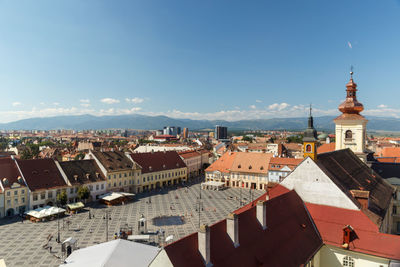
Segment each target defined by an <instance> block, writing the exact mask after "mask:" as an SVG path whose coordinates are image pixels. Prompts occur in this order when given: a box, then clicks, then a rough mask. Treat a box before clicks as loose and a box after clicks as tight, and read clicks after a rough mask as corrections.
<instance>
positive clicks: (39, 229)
mask: <svg viewBox="0 0 400 267" xmlns="http://www.w3.org/2000/svg"><path fill="white" fill-rule="evenodd" d="M199 189H200V185H199V184H194V185H190V186H188V187H184V188H179V189H164V190H162V191H161V192H157V193H155V192H154V193H147V194H140V195H138V196H137V200H135V201H133V202H130V203H127V204H125V205H121V206H113V207H109V208H107V207H105V206H104V205H101V204H98V203H95V204H93V205H91V208H90V213H91V214H92V215H94V218H92V219H89V212H87V211H85V212H81V213H79V214H75V215H72V216H66V217H64V218H63V219H60V233H61V238H60V239H61V240H65V239H66V238H68V237H74V238H76V239H78V247H80V248H83V247H87V246H91V245H93V244H98V243H102V242H105V241H106V220H105V219H104V217H105V213H106V211H108V213H109V216H110V218H111V219H110V220H108V228H109V230H108V240H112V239H113V238H114V237H113V236H114V233H116V232H119V229H120V226H123V225H125V224H128V225H129V226H131V227H132V229H133V232H134V234H137V227H138V221H139V219H140V217H141V215H142V214H143V215H144V216H145V218H146V219H147V228H148V230H149V231H157V230H159V229H160V228H161V229H162V230H164V231H165V237H167V236H169V235H173V236H174V240H177V239H179V238H181V237H183V236H186V235H188V234H190V233H193V232H195V231H197V229H198V225H199V214H198V212H197V210H198V206H199V204H198V196H199ZM240 191H241V190H240V189H238V188H228V189H226V190H224V191H207V190H202V192H201V195H202V201H201V202H202V205H201V206H202V211H201V223H207V224H213V223H215V222H217V221H219V220H221V219H223V218H225V217H226V216H227V215H228V213H229V212H231V211H233V210H235V209H237V208H238V207H239V199H240V195H241V196H242V200H243V202H244V203H248V202H249V201H250V200H251V199H255V198H257V197H259V196H260V195H261V194H262V193H263V191H257V190H252V193H251V195H250V192H249V190H247V189H242V192H240ZM87 209H88V208H86V210H87ZM159 216H166V217H162V218H161V219H159V220H154V222H155V223H156V224H157V226H155V225H154V224H153V218H155V217H159ZM182 216H184V217H183V222H182V221H181V218H182ZM68 221H69V222H70V223H69V224H67V222H68ZM49 235H52V238H51V240H50V242H47V238H48V236H49ZM0 237H1V242H0V259H1V258H3V259H4V260H5V262H6V264H7V266H58V265H59V264H60V263H61V259H59V258H58V257H59V256H61V248H60V244H57V243H56V240H55V239H56V237H57V220H55V221H49V222H43V223H32V222H29V221H24V222H23V223H21V222H20V220H18V219H17V218H14V219H3V220H0ZM154 241H157V239H156V236H154ZM47 243H48V245H49V246H51V247H52V251H51V252H50V251H49V249H45V248H43V246H44V245H46V244H47Z"/></svg>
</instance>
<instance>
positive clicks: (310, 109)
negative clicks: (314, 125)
mask: <svg viewBox="0 0 400 267" xmlns="http://www.w3.org/2000/svg"><path fill="white" fill-rule="evenodd" d="M311 110H312V107H311V103H310V117H311Z"/></svg>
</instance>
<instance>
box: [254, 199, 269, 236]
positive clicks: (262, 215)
mask: <svg viewBox="0 0 400 267" xmlns="http://www.w3.org/2000/svg"><path fill="white" fill-rule="evenodd" d="M256 216H257V221H258V222H259V223H260V224H261V226H262V228H263V230H265V229H267V205H266V202H265V201H262V200H260V201H258V202H257V207H256Z"/></svg>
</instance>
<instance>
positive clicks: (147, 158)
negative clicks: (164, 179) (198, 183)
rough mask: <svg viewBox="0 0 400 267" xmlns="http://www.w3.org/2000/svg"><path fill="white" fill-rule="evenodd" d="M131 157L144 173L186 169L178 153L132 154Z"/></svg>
mask: <svg viewBox="0 0 400 267" xmlns="http://www.w3.org/2000/svg"><path fill="white" fill-rule="evenodd" d="M130 155H131V158H132V160H133V161H134V162H136V163H137V164H139V166H140V167H142V173H149V172H159V171H166V170H172V169H178V168H184V167H186V164H185V163H184V162H183V160H182V159H181V157H179V155H178V153H177V152H176V151H164V152H148V153H132V154H130Z"/></svg>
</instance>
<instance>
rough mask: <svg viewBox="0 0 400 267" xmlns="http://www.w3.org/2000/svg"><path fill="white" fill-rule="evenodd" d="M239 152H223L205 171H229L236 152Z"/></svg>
mask: <svg viewBox="0 0 400 267" xmlns="http://www.w3.org/2000/svg"><path fill="white" fill-rule="evenodd" d="M237 153H239V152H227V153H225V154H223V155H222V156H221V157H220V158H219V159H218V160H217V161H215V162H214V163H213V164H211V165H210V166H209V167H208V168H207V169H206V171H208V172H212V171H220V172H225V173H229V169H230V168H231V166H232V163H233V161H234V159H235V156H236V154H237Z"/></svg>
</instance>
